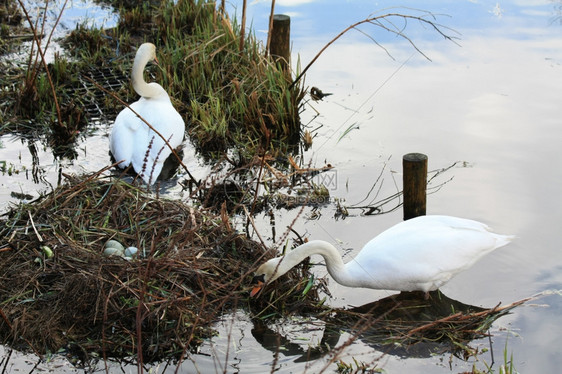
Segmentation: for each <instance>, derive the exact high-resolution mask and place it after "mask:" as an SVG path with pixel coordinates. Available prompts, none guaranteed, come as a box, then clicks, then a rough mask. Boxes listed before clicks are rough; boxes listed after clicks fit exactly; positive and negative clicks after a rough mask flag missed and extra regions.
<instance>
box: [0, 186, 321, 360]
mask: <svg viewBox="0 0 562 374" xmlns="http://www.w3.org/2000/svg"><path fill="white" fill-rule="evenodd" d="M67 178H68V177H67ZM5 216H7V218H5V219H4V220H3V222H2V227H1V229H0V230H1V231H0V238H2V239H0V300H2V301H1V303H0V341H1V342H2V343H3V344H9V345H11V346H13V347H16V348H19V349H24V350H29V349H32V350H33V351H34V352H35V353H37V354H39V355H41V354H43V353H45V352H49V351H50V352H56V351H59V350H60V349H61V348H64V349H66V350H67V351H70V352H71V353H82V354H83V355H85V358H87V357H92V356H93V355H92V353H95V355H98V356H102V357H124V356H136V357H137V358H138V359H139V361H141V362H149V361H154V360H160V359H163V358H169V357H178V355H179V356H181V355H184V354H185V353H186V350H188V349H190V348H194V347H196V346H197V345H198V344H199V343H200V342H201V341H202V340H203V339H205V338H208V337H210V336H212V334H213V330H212V327H211V326H212V323H213V322H214V321H216V320H217V319H218V318H219V317H220V315H221V314H222V313H223V312H224V311H227V310H229V309H232V308H235V307H237V306H238V304H239V303H240V301H241V300H245V301H247V297H248V293H247V291H248V290H247V287H245V284H246V283H248V284H249V278H251V276H250V275H249V274H250V273H251V271H252V270H253V269H254V266H255V265H254V264H255V262H257V261H263V260H264V258H265V257H264V255H266V253H265V251H264V250H263V246H261V245H259V244H257V243H256V242H254V241H252V240H250V239H248V238H247V237H246V236H245V235H242V234H239V233H237V232H236V231H235V230H233V229H232V228H231V225H230V223H229V220H228V217H227V216H226V214H222V215H221V214H220V213H209V212H208V211H204V210H198V209H195V208H194V207H191V206H188V205H186V204H183V203H181V202H179V201H171V200H165V199H156V198H153V197H150V196H149V195H148V194H146V192H145V191H144V190H142V189H139V188H137V187H135V186H133V185H130V184H128V183H126V182H124V181H122V180H110V179H109V178H102V177H99V176H97V175H93V176H90V177H87V178H81V179H74V178H70V179H69V180H68V182H67V183H65V184H64V185H63V186H61V187H59V188H57V189H56V190H54V191H53V192H52V193H51V194H49V195H47V196H45V197H43V198H41V199H39V200H38V201H36V202H34V203H33V204H29V205H19V206H18V207H16V208H14V209H12V210H11V211H9V212H8V213H7V214H5ZM110 239H111V240H117V241H119V242H120V243H122V244H123V245H124V246H125V247H127V246H135V247H137V248H138V249H139V256H138V258H137V259H133V260H130V261H127V260H126V259H124V258H122V257H117V256H110V257H107V256H106V255H104V253H103V252H104V245H105V243H106V242H107V241H108V240H110ZM271 256H273V254H270V255H269V256H267V257H271ZM298 271H299V270H298V269H297V270H295V272H298ZM295 272H293V276H289V277H288V278H286V280H285V282H286V283H285V285H283V284H278V287H277V296H279V295H282V297H278V298H277V299H276V302H277V304H275V303H272V302H271V301H267V300H264V301H263V303H267V305H266V308H265V309H269V310H270V311H271V310H274V311H280V310H281V309H283V310H287V308H289V309H291V305H301V304H302V297H298V298H294V300H293V301H291V296H290V295H291V294H298V292H291V290H294V289H295V282H294V279H295V275H294V274H295ZM289 275H290V274H289ZM298 277H299V279H300V278H301V277H302V275H299V276H298ZM305 281H306V279H305ZM296 288H297V289H298V288H299V286H298V284H297V287H296ZM287 289H289V291H287ZM311 294H313V293H309V295H308V296H307V297H308V299H310V300H312V301H311V302H313V303H314V302H317V301H314V298H311V297H310V295H311ZM242 304H243V303H242ZM254 304H255V306H257V307H258V308H260V305H259V301H256V302H254ZM295 308H297V307H296V306H295V307H294V308H293V309H295ZM141 354H142V356H140V355H141Z"/></svg>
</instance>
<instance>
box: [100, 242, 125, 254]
mask: <svg viewBox="0 0 562 374" xmlns="http://www.w3.org/2000/svg"><path fill="white" fill-rule="evenodd" d="M103 254H104V255H106V256H108V257H109V256H121V257H123V256H124V255H125V248H124V247H123V245H122V244H121V243H119V242H118V241H117V240H108V241H107V243H105V249H104V250H103Z"/></svg>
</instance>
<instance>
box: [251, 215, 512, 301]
mask: <svg viewBox="0 0 562 374" xmlns="http://www.w3.org/2000/svg"><path fill="white" fill-rule="evenodd" d="M512 239H513V236H508V235H500V234H495V233H492V232H490V231H489V228H488V226H486V225H485V224H483V223H480V222H477V221H473V220H469V219H464V218H457V217H450V216H420V217H417V218H413V219H410V220H407V221H404V222H401V223H399V224H397V225H395V226H393V227H391V228H389V229H388V230H386V231H384V232H382V233H381V234H379V235H378V236H376V237H375V238H373V239H371V240H370V241H369V242H368V243H367V244H366V245H365V246H364V247H363V249H362V250H361V251H360V252H359V253H358V254H357V256H356V257H355V258H354V259H353V260H351V261H349V262H348V263H347V264H345V265H344V263H343V261H342V259H341V256H340V254H339V252H338V250H337V249H336V248H335V247H334V246H333V245H332V244H330V243H328V242H325V241H322V240H313V241H310V242H308V243H305V244H303V245H301V246H299V247H297V248H295V249H293V250H292V251H290V252H288V253H287V254H286V255H284V256H281V257H276V258H273V259H271V260H269V261H267V262H265V263H264V264H263V265H261V266H260V267H259V268H258V270H257V271H256V272H255V277H254V283H256V284H257V285H256V286H255V287H254V289H253V291H252V293H251V294H252V296H253V295H255V294H256V293H257V292H258V291H259V289H260V288H261V287H262V286H263V284H265V283H267V282H271V281H273V280H275V279H277V278H279V277H280V276H282V275H283V274H285V273H286V272H287V271H289V270H290V269H291V268H293V267H294V266H296V265H297V264H299V263H300V262H301V261H302V260H304V259H305V258H306V257H309V256H311V255H314V254H319V255H322V256H323V257H324V260H325V262H326V266H327V268H328V272H329V273H330V275H331V276H332V278H334V280H335V281H336V282H338V283H340V284H342V285H344V286H349V287H364V288H372V289H382V290H395V291H424V292H428V291H434V290H436V289H438V288H439V287H441V286H443V285H444V284H445V283H447V282H448V281H449V280H450V279H451V278H452V277H453V276H454V275H455V274H457V273H459V272H461V271H463V270H465V269H467V268H469V267H471V266H472V265H473V264H474V263H475V262H476V261H478V260H479V259H480V258H482V257H483V256H485V255H486V254H488V253H489V252H491V251H493V250H494V249H496V248H499V247H502V246H504V245H506V244H508V243H509V242H510V241H511V240H512Z"/></svg>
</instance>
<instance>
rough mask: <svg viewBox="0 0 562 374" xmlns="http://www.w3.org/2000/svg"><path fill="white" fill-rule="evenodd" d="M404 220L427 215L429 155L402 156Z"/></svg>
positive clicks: (413, 154)
mask: <svg viewBox="0 0 562 374" xmlns="http://www.w3.org/2000/svg"><path fill="white" fill-rule="evenodd" d="M402 171H403V186H404V187H403V188H404V220H408V219H410V218H414V217H417V216H423V215H425V209H426V190H427V156H426V155H424V154H422V153H408V154H407V155H404V157H402Z"/></svg>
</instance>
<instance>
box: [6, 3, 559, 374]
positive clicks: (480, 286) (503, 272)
mask: <svg viewBox="0 0 562 374" xmlns="http://www.w3.org/2000/svg"><path fill="white" fill-rule="evenodd" d="M277 4H278V7H277V11H276V12H277V13H286V14H289V15H291V17H292V19H291V22H292V27H291V33H292V39H293V42H292V45H293V47H292V48H293V65H295V64H296V60H297V55H299V56H300V61H301V64H302V65H304V64H306V63H307V62H308V61H310V60H311V59H312V58H313V57H314V56H315V54H316V53H317V52H318V51H319V50H320V48H321V47H323V46H324V45H325V44H326V43H327V42H328V41H329V40H330V39H331V38H332V37H333V36H335V35H337V33H339V32H340V31H341V30H343V29H345V28H346V27H347V26H349V25H350V24H352V23H354V22H357V21H359V20H361V19H364V18H366V17H367V16H368V15H369V14H370V13H372V12H375V11H377V12H378V14H379V13H380V14H382V13H386V12H402V13H412V12H414V11H411V10H408V9H393V10H387V11H382V12H381V11H379V10H380V9H385V8H387V7H389V6H390V5H391V3H390V2H387V1H379V2H378V3H376V4H374V3H373V2H371V1H349V2H347V3H345V5H343V4H341V2H337V1H323V2H302V3H301V2H290V3H289V2H287V3H286V5H283V2H277ZM402 4H404V5H405V6H411V7H415V8H418V9H419V8H423V9H427V10H429V11H431V12H433V13H434V14H436V15H438V14H447V16H444V15H443V16H437V22H438V23H441V24H443V25H446V26H449V27H451V28H452V29H454V30H456V31H458V32H459V33H460V34H459V35H457V34H455V33H454V32H453V31H450V32H449V33H450V34H451V35H453V36H459V37H460V39H459V40H458V41H457V42H458V43H459V45H455V44H454V43H451V42H448V41H446V40H444V39H443V38H441V37H439V36H438V35H437V34H436V33H435V32H434V31H433V30H431V29H429V28H427V27H425V28H424V27H420V26H419V25H418V24H417V23H416V22H412V21H411V22H409V23H408V27H407V28H406V29H405V34H406V35H408V36H409V37H410V38H411V39H412V41H413V42H414V43H415V44H416V45H417V46H418V47H419V48H420V49H421V50H422V51H423V53H424V54H425V55H427V56H428V57H429V58H430V59H431V60H432V61H431V62H430V61H428V60H427V59H426V58H424V57H423V56H421V55H420V54H418V53H417V52H415V50H413V49H412V47H411V46H410V45H409V44H408V43H407V42H406V41H404V40H402V39H400V38H397V37H395V36H391V35H389V34H387V33H385V32H383V31H382V30H380V29H376V28H373V27H370V28H365V27H364V28H362V30H363V31H364V32H368V33H369V34H370V35H371V36H373V37H376V39H377V41H379V42H381V43H382V44H383V46H384V47H385V48H387V50H388V52H389V53H390V54H391V55H392V56H393V57H394V58H395V60H392V59H390V58H389V57H388V55H387V53H386V52H385V51H384V50H383V49H381V48H380V47H379V46H377V45H375V44H374V43H373V42H372V41H371V40H370V39H368V38H367V37H365V36H364V35H363V34H361V33H358V32H351V33H349V34H347V35H345V36H344V37H342V38H341V39H340V40H339V41H338V42H336V43H334V44H333V45H332V46H331V47H330V48H328V50H327V51H326V52H325V53H324V54H323V55H322V56H321V57H320V58H319V59H318V60H317V61H316V63H315V64H314V65H313V66H312V68H311V69H310V70H309V71H308V74H307V77H306V83H307V85H309V86H317V87H319V88H320V89H322V90H323V91H324V92H331V93H333V95H332V96H328V97H326V98H325V99H324V100H323V101H321V102H312V101H311V102H310V103H309V105H307V110H306V111H305V113H303V123H305V124H307V126H308V127H309V129H317V128H319V129H318V130H317V131H316V133H317V136H316V137H315V139H314V146H313V148H312V149H311V150H310V151H309V152H308V153H307V154H306V158H307V160H313V163H314V164H316V165H317V166H321V165H324V163H325V162H328V163H330V164H332V165H334V166H335V169H334V170H335V172H334V173H333V174H332V176H334V177H335V179H331V182H330V183H331V184H330V192H331V195H332V197H337V198H340V199H343V200H345V204H347V205H352V204H354V203H356V202H358V201H360V200H362V199H363V198H364V196H365V195H366V194H367V193H368V191H369V190H370V189H371V187H372V185H373V183H374V182H375V180H376V179H377V177H378V176H379V175H381V178H382V180H383V182H382V187H381V190H380V193H379V195H380V197H381V198H382V197H386V196H388V195H390V194H392V193H394V192H396V188H397V187H396V185H398V186H400V185H401V174H400V173H401V158H402V155H404V154H406V153H409V152H421V153H425V154H427V155H428V156H429V168H430V169H440V168H444V167H448V166H450V165H452V164H453V163H455V162H457V161H460V163H458V164H457V165H456V166H455V167H454V168H452V169H451V170H449V171H447V172H446V173H444V174H443V175H442V176H440V177H439V178H438V180H436V181H435V183H434V185H435V184H439V183H443V182H447V181H448V182H447V183H446V184H445V185H444V186H443V187H442V188H441V189H440V190H439V191H438V192H436V193H434V194H432V195H429V197H428V214H447V215H455V216H462V217H467V218H472V219H476V220H479V221H482V222H485V223H487V224H489V225H490V226H492V227H493V228H494V229H495V231H497V232H500V233H506V234H515V235H516V236H517V239H516V240H515V241H514V242H513V243H512V244H510V245H509V246H507V247H505V248H502V249H500V250H498V251H496V252H494V253H492V254H490V255H488V256H487V257H486V258H484V259H483V260H481V261H480V262H479V263H477V264H476V265H475V266H474V267H473V268H471V269H470V270H468V271H466V272H464V273H461V274H459V275H458V276H457V277H455V278H454V279H453V280H452V281H451V282H450V283H448V284H447V285H446V286H444V287H443V288H442V291H443V293H444V294H446V295H447V296H449V297H451V298H454V299H457V300H461V301H462V302H464V303H467V304H472V305H479V306H484V307H492V306H495V305H497V304H498V303H500V302H501V303H502V304H509V303H511V302H514V301H517V300H520V299H523V298H526V297H529V296H532V295H535V294H539V293H546V295H545V296H542V297H541V298H539V299H537V300H535V301H533V302H530V303H528V304H527V305H525V306H523V307H519V308H517V309H515V310H514V311H513V313H512V314H510V315H508V316H505V317H502V318H500V319H499V320H498V321H497V322H496V323H495V324H494V326H493V328H492V331H491V332H492V334H493V346H492V348H493V351H494V353H495V357H496V366H495V369H496V372H497V371H498V370H499V369H498V366H497V365H498V361H500V363H501V361H502V354H503V349H504V347H505V346H506V342H507V349H508V355H509V354H511V353H513V360H514V364H515V368H516V369H517V370H518V371H519V372H557V370H558V368H559V367H560V366H561V365H562V358H561V357H560V355H559V348H558V346H559V342H558V340H559V335H560V329H559V326H562V313H561V308H562V298H561V295H560V290H562V271H561V270H562V252H561V251H560V249H559V246H560V240H559V239H558V237H557V235H556V233H557V232H558V231H559V226H560V222H562V200H561V198H560V195H559V191H561V190H562V168H561V167H560V166H559V165H558V162H557V161H556V158H555V157H556V155H557V151H558V149H559V147H560V141H561V140H562V126H560V122H561V118H562V107H561V106H560V98H561V97H562V65H561V64H562V26H560V23H559V19H558V17H559V16H560V14H559V9H560V6H561V5H560V3H559V2H550V1H545V2H536V1H518V2H491V1H462V2H461V1H454V2H453V1H432V2H427V3H426V4H423V5H422V4H419V3H417V2H405V3H404V2H403V3H402ZM240 9H241V6H238V14H240ZM249 12H250V16H249V19H253V24H254V27H255V28H256V29H257V30H264V29H266V27H267V26H266V25H267V22H266V20H267V16H268V14H269V4H268V3H266V2H255V3H252V4H251V5H250V6H249ZM395 22H396V24H397V25H401V23H400V22H399V21H398V20H396V21H395ZM445 31H447V30H445ZM258 35H260V37H263V34H260V33H259V31H258ZM316 112H318V113H320V116H318V117H315V115H316ZM355 127H357V128H356V129H353V130H351V131H349V132H348V133H347V135H345V136H343V135H344V133H345V132H346V130H347V129H349V128H355ZM106 134H107V127H104V126H102V127H101V128H100V130H99V132H98V134H96V135H95V136H93V137H91V138H88V139H87V140H85V141H84V142H83V143H82V144H80V146H79V152H78V153H79V158H78V159H77V160H76V161H74V162H70V161H63V162H60V161H57V160H54V159H53V158H52V156H51V155H50V154H49V150H48V149H42V148H41V146H40V145H38V146H37V147H36V148H37V149H38V158H39V165H40V167H39V169H40V170H39V175H41V176H42V177H41V178H39V180H38V181H37V182H35V181H34V180H33V176H32V173H31V172H28V171H25V170H23V169H26V170H32V169H33V168H32V166H31V160H32V157H31V154H30V152H29V151H28V150H27V145H26V144H21V142H20V141H19V140H14V139H12V138H7V137H3V138H2V139H1V140H2V144H3V148H0V160H7V161H9V163H12V164H14V165H15V167H16V168H19V169H20V170H23V171H22V172H20V173H19V174H15V175H12V176H8V175H4V176H3V178H2V181H1V182H0V199H1V200H2V201H1V202H0V204H1V207H2V208H3V209H5V208H6V206H7V205H8V203H9V202H10V201H14V198H13V197H11V196H10V192H12V191H17V192H23V193H26V194H30V195H33V196H35V195H36V194H37V192H36V190H41V189H48V188H50V187H49V183H50V184H55V183H56V181H57V178H58V169H59V168H60V167H62V168H63V170H64V171H65V172H67V171H68V170H70V171H74V172H81V171H93V170H97V169H99V168H101V167H103V166H105V165H107V163H108V162H109V157H108V155H107V152H106V149H107V137H106ZM86 161H87V163H86ZM192 162H193V161H192ZM383 167H384V169H383ZM381 170H383V171H382V174H381ZM199 172H200V173H201V174H203V173H204V172H205V169H200V170H199ZM200 176H201V175H199V177H200ZM450 178H452V180H450V181H449V179H450ZM45 181H48V182H49V183H46V182H45ZM391 205H392V204H391ZM387 208H390V206H388V207H387ZM320 213H321V217H320V219H315V220H309V219H306V218H305V217H306V216H307V215H310V211H308V210H307V211H305V214H303V215H302V216H301V217H300V218H299V220H298V221H297V224H296V225H295V229H296V230H297V231H299V232H300V233H304V234H306V235H308V236H309V237H310V238H315V239H324V240H328V241H341V243H342V247H343V248H354V249H356V250H358V249H359V248H361V246H362V245H363V244H364V243H366V242H367V241H368V239H370V238H371V237H373V236H374V235H376V233H378V232H380V231H382V230H383V229H385V228H387V227H389V226H391V225H392V224H394V223H396V222H399V221H400V220H401V219H402V214H401V211H400V210H397V211H395V212H392V213H389V214H385V215H381V216H371V217H368V216H362V215H360V214H359V211H357V210H350V213H351V214H352V215H351V216H350V217H348V218H346V219H345V220H334V219H333V215H334V213H335V208H334V207H333V206H329V207H326V208H323V209H322V210H321V211H320ZM295 214H296V212H292V211H291V212H285V211H280V212H277V213H276V222H277V227H278V229H277V231H278V232H282V231H283V230H284V227H285V225H286V224H288V223H290V222H291V221H292V219H293V217H294V215H295ZM264 230H265V228H264ZM277 235H278V234H277ZM265 236H272V234H270V233H269V232H265ZM352 253H356V252H352ZM346 256H347V258H346V259H349V258H350V257H351V255H346ZM317 272H318V274H319V275H320V276H321V275H323V274H325V271H324V270H323V268H322V267H318V270H317ZM329 289H330V292H331V293H332V295H333V296H334V298H333V299H332V300H331V301H330V303H331V305H334V306H346V305H360V304H363V303H365V302H370V301H374V300H376V299H379V298H381V297H384V296H387V295H388V294H389V292H386V291H371V290H359V289H353V290H350V289H348V288H345V287H342V286H339V285H337V284H336V283H335V282H334V281H332V280H329ZM302 322H303V321H288V322H287V323H286V325H283V326H272V329H273V330H274V331H276V330H279V332H280V333H281V334H282V335H283V337H286V338H287V339H288V340H289V341H290V342H292V343H294V344H296V345H297V346H299V347H301V350H300V351H299V350H298V349H296V347H295V346H293V345H291V347H292V348H294V349H290V350H287V351H286V352H283V351H282V352H281V353H280V355H279V359H278V361H277V367H279V369H280V370H279V372H294V373H301V372H304V371H305V370H306V372H309V373H316V372H319V371H321V370H322V368H323V367H324V366H325V365H327V364H326V362H327V360H328V358H326V357H322V358H319V359H317V360H315V361H311V362H296V361H297V360H298V358H300V357H302V351H305V350H306V348H307V347H308V346H316V345H317V344H318V342H319V340H320V337H321V335H322V326H321V324H320V325H319V324H318V323H314V324H312V325H305V327H303V323H302ZM311 326H314V328H313V329H312V328H310V327H311ZM217 328H218V329H219V331H220V332H221V334H220V335H219V336H218V337H217V338H216V339H214V340H213V341H212V342H209V343H207V344H205V345H204V346H203V347H202V348H201V349H202V351H203V353H204V354H201V355H195V356H194V357H193V359H194V362H192V361H187V362H185V363H184V364H183V365H182V367H181V369H182V371H183V372H195V371H201V372H222V371H223V368H226V371H227V372H242V373H249V372H256V373H258V372H259V373H262V372H268V371H269V370H270V367H271V363H272V362H273V361H274V355H275V353H274V352H272V351H271V350H269V349H268V348H267V344H266V345H262V344H263V343H259V342H258V341H257V340H256V338H255V337H254V335H253V334H252V330H253V328H254V326H253V323H252V321H251V320H250V319H249V318H248V317H247V316H246V315H245V314H243V313H235V314H234V315H229V316H225V318H224V321H222V322H221V323H219V324H218V326H217ZM229 333H230V336H231V337H230V339H227V336H228V335H229ZM347 338H348V336H346V335H342V336H341V337H340V339H339V344H343V342H345V341H346V339H347ZM472 345H473V346H475V347H479V348H481V349H482V348H489V343H488V341H487V340H482V341H476V342H473V343H472ZM227 347H228V350H227ZM381 356H382V357H381ZM352 357H354V358H356V359H357V360H358V361H364V362H371V361H373V360H374V359H376V358H379V357H381V358H380V360H379V361H377V365H378V367H381V368H383V369H385V370H386V372H389V373H396V372H405V371H410V372H424V373H444V372H461V371H468V370H470V369H471V367H472V362H473V360H471V361H469V362H468V363H464V362H462V361H459V360H456V359H453V360H452V363H451V364H450V363H449V359H450V357H449V355H447V354H446V355H443V356H435V357H431V358H401V357H396V356H392V355H382V352H379V351H377V350H375V349H373V348H372V347H370V346H369V345H367V344H365V343H363V342H361V341H357V342H356V343H354V344H352V345H351V346H350V347H348V348H347V349H346V350H345V353H344V355H343V356H342V357H341V358H342V359H343V360H344V361H345V362H348V363H349V362H352ZM480 360H482V361H485V362H487V363H490V362H491V358H490V356H489V354H488V355H482V356H480ZM29 361H31V362H32V365H33V364H34V361H33V360H32V359H29ZM21 365H22V367H25V363H21ZM449 365H451V366H452V369H450V367H449ZM476 366H477V367H478V368H479V369H481V370H484V369H485V366H484V364H483V362H478V363H477V364H476ZM328 367H329V369H328V370H327V372H332V371H333V370H334V368H335V366H334V365H333V364H332V365H331V366H329V365H328ZM157 368H158V369H160V370H163V366H158V367H157ZM67 370H70V369H67ZM124 370H125V371H126V372H133V371H136V369H135V368H132V367H125V369H124Z"/></svg>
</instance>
